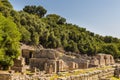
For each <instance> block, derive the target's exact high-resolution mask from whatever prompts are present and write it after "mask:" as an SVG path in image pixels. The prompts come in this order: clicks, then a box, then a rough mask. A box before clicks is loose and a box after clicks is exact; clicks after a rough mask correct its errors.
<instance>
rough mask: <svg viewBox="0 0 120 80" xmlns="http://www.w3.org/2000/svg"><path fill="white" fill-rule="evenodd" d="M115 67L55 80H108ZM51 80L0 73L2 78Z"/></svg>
mask: <svg viewBox="0 0 120 80" xmlns="http://www.w3.org/2000/svg"><path fill="white" fill-rule="evenodd" d="M114 71H115V68H109V69H105V70H96V71H93V72H88V73H84V74H79V75H71V76H68V77H63V78H57V79H55V80H106V78H108V77H112V76H114ZM36 79H38V80H50V77H45V76H44V77H42V76H39V75H31V76H29V75H17V76H16V75H14V74H13V75H10V74H0V80H36Z"/></svg>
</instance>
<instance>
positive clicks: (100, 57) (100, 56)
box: [96, 53, 105, 66]
mask: <svg viewBox="0 0 120 80" xmlns="http://www.w3.org/2000/svg"><path fill="white" fill-rule="evenodd" d="M96 58H97V59H98V60H99V65H100V66H105V54H102V53H101V54H97V55H96Z"/></svg>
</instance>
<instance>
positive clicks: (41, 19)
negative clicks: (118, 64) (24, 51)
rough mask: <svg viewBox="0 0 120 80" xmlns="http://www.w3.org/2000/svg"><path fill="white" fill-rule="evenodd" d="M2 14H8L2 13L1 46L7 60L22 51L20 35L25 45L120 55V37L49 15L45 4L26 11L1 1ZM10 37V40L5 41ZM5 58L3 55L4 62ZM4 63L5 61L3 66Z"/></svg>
mask: <svg viewBox="0 0 120 80" xmlns="http://www.w3.org/2000/svg"><path fill="white" fill-rule="evenodd" d="M0 13H1V14H2V15H3V16H4V17H3V16H2V15H1V16H0V20H1V21H0V31H1V34H0V45H2V44H4V46H0V53H1V57H3V56H4V58H5V57H7V58H6V60H7V59H8V60H7V61H11V58H12V60H13V59H14V58H16V56H17V55H18V54H19V51H18V44H19V39H20V36H19V34H21V40H20V42H22V43H25V44H30V45H39V44H42V45H43V46H44V47H45V48H63V49H64V50H66V51H71V52H76V53H78V54H88V55H95V54H97V53H106V54H112V55H113V56H114V57H115V58H118V57H120V39H118V38H115V37H112V36H105V37H104V36H101V35H98V34H95V33H93V32H90V31H87V30H86V29H85V28H82V27H80V26H78V25H74V24H72V23H67V21H66V19H65V18H63V17H61V16H59V15H57V14H47V15H46V13H47V10H46V9H45V8H44V7H42V6H30V5H27V6H25V8H23V10H22V11H15V10H14V9H13V7H12V5H11V4H10V3H9V1H8V0H0ZM45 15H46V16H45ZM3 24H4V25H3ZM1 27H3V28H5V29H6V32H5V31H4V32H3V29H2V28H1ZM18 30H19V32H20V33H19V32H18ZM5 35H6V36H9V37H8V38H7V37H6V36H5ZM7 39H8V43H4V42H5V41H6V40H7ZM6 46H7V47H6ZM8 46H9V47H8ZM2 55H3V56H2ZM4 58H0V59H1V61H2V60H3V59H4ZM7 61H6V64H7V65H9V63H8V62H7ZM3 63H4V61H3V62H1V65H2V64H3Z"/></svg>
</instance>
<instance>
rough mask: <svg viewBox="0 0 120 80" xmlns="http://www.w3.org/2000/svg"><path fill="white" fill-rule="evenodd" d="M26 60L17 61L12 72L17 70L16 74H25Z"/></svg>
mask: <svg viewBox="0 0 120 80" xmlns="http://www.w3.org/2000/svg"><path fill="white" fill-rule="evenodd" d="M24 66H25V60H24V58H20V59H15V60H14V65H13V66H12V67H11V69H12V70H15V71H16V72H24V71H25V68H24Z"/></svg>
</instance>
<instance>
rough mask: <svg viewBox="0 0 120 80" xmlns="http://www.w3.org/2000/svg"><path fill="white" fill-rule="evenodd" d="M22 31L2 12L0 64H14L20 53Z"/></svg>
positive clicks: (0, 20) (0, 19)
mask: <svg viewBox="0 0 120 80" xmlns="http://www.w3.org/2000/svg"><path fill="white" fill-rule="evenodd" d="M19 40H20V33H19V31H18V29H17V27H16V25H15V23H13V22H12V21H11V20H9V19H7V18H5V17H3V16H2V15H1V14H0V64H1V66H3V67H4V68H6V67H7V66H10V65H13V59H15V58H17V57H18V56H19V54H20V50H19V48H20V46H19Z"/></svg>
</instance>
